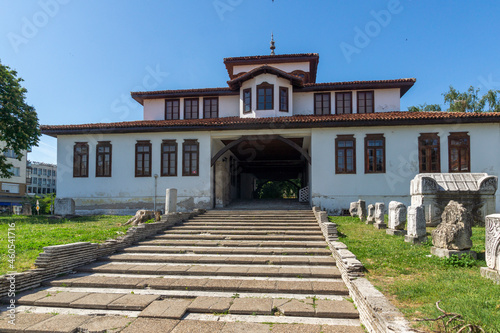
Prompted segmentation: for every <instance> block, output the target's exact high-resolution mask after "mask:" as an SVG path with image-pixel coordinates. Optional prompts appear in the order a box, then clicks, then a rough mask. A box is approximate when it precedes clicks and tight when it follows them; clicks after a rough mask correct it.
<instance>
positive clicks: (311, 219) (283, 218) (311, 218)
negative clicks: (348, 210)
mask: <svg viewBox="0 0 500 333" xmlns="http://www.w3.org/2000/svg"><path fill="white" fill-rule="evenodd" d="M204 220H224V221H246V220H254V221H259V220H265V221H277V222H280V221H292V222H300V221H309V222H316V223H317V220H316V218H315V217H314V216H280V217H273V216H206V215H199V216H196V217H193V218H192V219H190V221H204Z"/></svg>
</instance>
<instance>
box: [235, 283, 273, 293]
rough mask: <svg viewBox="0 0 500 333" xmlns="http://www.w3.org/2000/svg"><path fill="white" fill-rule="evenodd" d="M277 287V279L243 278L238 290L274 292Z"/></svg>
mask: <svg viewBox="0 0 500 333" xmlns="http://www.w3.org/2000/svg"><path fill="white" fill-rule="evenodd" d="M275 289H276V281H262V280H242V281H241V284H240V286H239V287H238V291H244V292H259V293H266V292H274V291H275Z"/></svg>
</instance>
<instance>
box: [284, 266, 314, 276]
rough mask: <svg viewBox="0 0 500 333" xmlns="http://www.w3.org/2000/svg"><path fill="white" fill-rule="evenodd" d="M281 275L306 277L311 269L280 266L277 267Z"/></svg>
mask: <svg viewBox="0 0 500 333" xmlns="http://www.w3.org/2000/svg"><path fill="white" fill-rule="evenodd" d="M279 274H280V275H281V276H291V277H299V276H300V277H308V276H310V275H311V270H310V269H309V268H308V267H282V268H280V269H279Z"/></svg>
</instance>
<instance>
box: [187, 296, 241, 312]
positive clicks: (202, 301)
mask: <svg viewBox="0 0 500 333" xmlns="http://www.w3.org/2000/svg"><path fill="white" fill-rule="evenodd" d="M232 302H233V298H231V297H207V296H199V297H196V299H195V300H194V301H193V302H192V303H191V304H190V305H189V306H188V311H189V312H193V313H213V312H216V313H222V312H225V311H227V310H229V307H230V306H231V304H232Z"/></svg>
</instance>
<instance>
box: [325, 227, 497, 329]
mask: <svg viewBox="0 0 500 333" xmlns="http://www.w3.org/2000/svg"><path fill="white" fill-rule="evenodd" d="M330 220H331V221H332V222H335V223H337V225H338V230H339V236H340V241H341V242H343V243H345V244H346V245H347V246H348V248H349V250H350V251H351V252H353V253H354V254H355V255H356V256H357V257H358V259H359V260H360V261H361V262H362V263H363V265H364V266H365V268H366V270H367V272H366V278H367V279H368V280H370V281H371V282H372V283H373V285H375V287H376V288H377V289H379V290H380V291H381V292H383V293H384V294H385V295H386V296H387V297H388V298H389V300H390V301H391V302H392V303H393V304H394V305H395V306H396V307H398V308H399V309H400V310H401V312H402V313H403V314H404V315H405V316H406V318H407V319H408V320H410V321H411V322H412V324H413V325H415V327H418V328H419V329H420V330H423V329H426V330H430V329H436V327H435V324H432V323H428V322H425V323H418V322H415V321H414V320H415V319H417V318H436V317H438V316H439V315H441V314H442V313H441V312H439V311H438V310H437V309H436V306H435V303H436V302H437V301H439V300H441V303H440V306H441V308H442V309H443V310H445V311H447V312H454V313H458V314H461V315H462V316H463V318H464V319H465V320H466V322H467V323H470V324H476V325H480V326H482V327H483V329H485V331H486V332H500V285H495V284H494V283H493V282H492V281H490V280H488V279H485V278H483V277H481V274H480V272H479V267H484V266H486V262H485V261H484V242H485V240H484V238H485V233H484V228H480V227H474V228H473V236H472V242H473V244H474V246H473V248H472V250H474V251H476V252H478V254H479V257H480V258H481V257H482V258H483V260H477V261H475V262H474V263H473V267H469V268H466V267H453V266H451V265H450V264H447V263H446V262H445V260H444V259H440V258H437V257H434V256H432V257H431V256H430V248H431V246H432V244H431V242H430V241H429V242H428V243H426V244H424V245H420V246H412V245H410V244H409V243H405V242H404V238H403V237H401V236H399V237H398V236H389V235H387V234H386V233H385V230H377V229H375V228H374V227H373V226H372V225H366V224H365V223H363V222H361V221H360V220H359V219H357V218H351V217H330ZM430 231H431V228H428V229H427V232H428V236H429V240H430V239H431V237H430V234H429V232H430ZM450 332H451V331H450Z"/></svg>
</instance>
